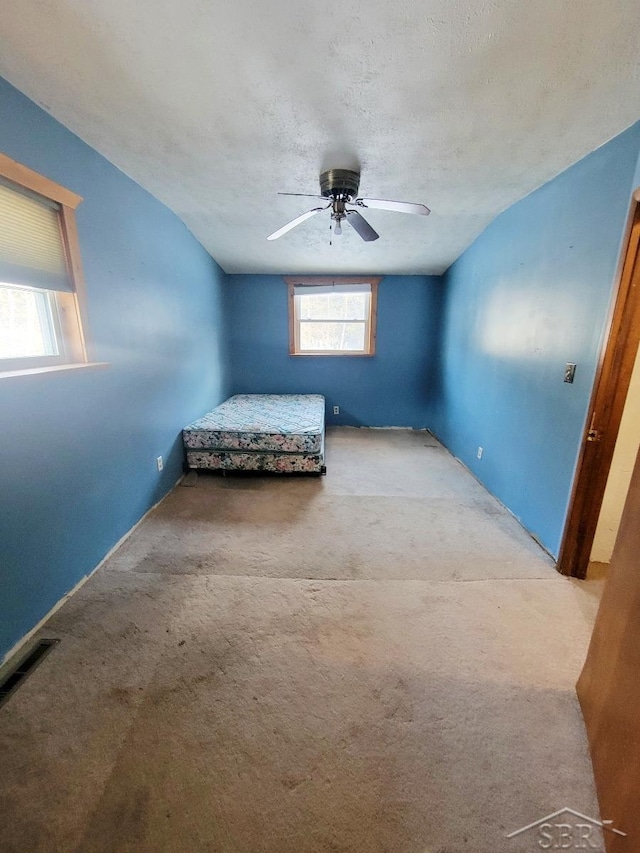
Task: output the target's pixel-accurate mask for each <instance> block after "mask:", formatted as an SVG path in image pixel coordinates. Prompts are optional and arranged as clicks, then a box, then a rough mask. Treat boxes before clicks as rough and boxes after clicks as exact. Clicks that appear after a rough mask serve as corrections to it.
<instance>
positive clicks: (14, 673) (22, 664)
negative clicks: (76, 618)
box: [0, 639, 60, 705]
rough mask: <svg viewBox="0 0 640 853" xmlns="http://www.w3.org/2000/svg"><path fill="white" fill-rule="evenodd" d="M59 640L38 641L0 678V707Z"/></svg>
mask: <svg viewBox="0 0 640 853" xmlns="http://www.w3.org/2000/svg"><path fill="white" fill-rule="evenodd" d="M59 642H60V640H44V639H43V640H38V642H37V643H36V644H35V645H34V646H32V648H31V649H30V650H29V651H28V652H27V654H26V655H24V656H23V657H22V658H20V660H19V661H18V662H17V663H16V664H14V665H13V666H9V668H8V671H7V672H5V673H4V675H3V677H2V678H0V705H3V704H4V703H5V702H6V701H7V699H8V698H9V696H11V694H12V693H13V692H14V691H15V690H17V689H18V687H20V685H21V684H22V683H23V681H24V680H25V678H27V677H28V676H29V675H31V673H32V672H33V670H34V669H35V668H36V667H37V666H38V664H39V663H41V662H42V661H43V660H44V659H45V657H46V656H47V655H48V654H49V652H50V651H51V650H52V649H53V647H54V646H56V645H57V644H58V643H59Z"/></svg>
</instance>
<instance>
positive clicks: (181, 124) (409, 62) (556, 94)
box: [0, 0, 640, 273]
mask: <svg viewBox="0 0 640 853" xmlns="http://www.w3.org/2000/svg"><path fill="white" fill-rule="evenodd" d="M1 12H2V26H1V30H0V74H2V76H4V77H6V78H7V79H8V80H9V81H10V82H12V83H13V84H14V85H16V86H17V87H18V88H19V89H21V90H22V91H23V92H25V93H26V94H27V95H28V96H29V97H31V98H32V99H33V100H35V101H36V102H37V103H39V104H41V105H42V106H44V107H45V109H47V110H49V111H50V112H51V113H52V115H54V116H55V117H56V118H58V119H59V120H60V121H62V122H63V123H64V124H65V125H66V126H67V127H69V128H70V129H71V130H73V131H74V132H75V133H77V134H78V135H79V136H80V137H82V138H83V139H85V140H86V141H87V142H88V143H90V144H91V145H92V146H93V147H94V148H96V149H97V150H98V151H100V152H101V153H102V154H104V155H105V156H106V157H107V158H108V159H109V160H110V161H111V162H112V163H114V164H116V165H117V166H119V167H120V168H121V169H122V170H123V171H125V172H126V173H127V174H129V175H130V176H131V177H133V178H134V179H135V180H136V181H138V183H140V184H141V185H142V186H143V187H145V188H146V189H148V190H149V191H150V192H152V193H153V194H154V195H155V196H157V197H158V198H159V199H161V200H162V201H164V202H165V203H166V204H167V205H168V206H169V207H170V208H172V209H173V210H174V211H175V212H176V213H177V214H178V215H179V216H180V217H181V218H182V219H183V220H184V222H185V223H186V224H187V226H188V227H189V228H190V229H191V231H193V233H194V234H195V235H196V237H197V238H198V239H199V240H200V241H201V242H202V244H203V245H204V246H205V247H206V248H207V249H208V250H209V251H210V252H211V254H212V255H213V256H214V257H215V258H216V260H217V261H218V262H219V263H220V264H221V265H222V267H223V268H224V269H225V270H227V271H229V272H299V273H302V272H309V273H311V272H323V273H326V272H336V273H346V272H359V273H365V272H376V273H438V272H441V271H443V270H444V269H446V267H447V266H449V264H450V263H451V262H452V261H453V260H455V258H456V257H457V256H458V255H459V254H460V253H461V252H462V251H463V250H464V249H465V248H466V247H467V246H468V245H469V244H470V243H471V242H472V241H473V239H474V238H475V237H476V236H477V235H478V234H479V233H480V231H481V230H482V229H483V228H484V227H485V226H486V225H487V224H488V223H489V222H490V221H491V219H492V218H493V217H494V216H495V215H496V214H497V213H499V212H500V211H501V210H503V209H504V208H505V207H507V206H508V205H510V204H511V203H512V202H514V201H516V200H517V199H519V198H521V197H522V196H524V195H526V194H527V193H528V192H530V191H531V190H532V189H534V188H535V187H537V186H539V185H540V184H541V183H544V182H545V181H546V180H548V179H549V178H550V177H552V176H553V175H555V174H557V173H558V172H559V171H561V170H562V169H564V168H565V167H566V166H568V165H569V164H570V163H572V162H574V161H576V160H578V159H579V158H580V157H582V156H583V155H584V154H586V153H587V152H589V151H591V150H593V149H594V148H597V147H598V146H599V145H601V144H602V143H604V142H606V141H607V140H608V139H610V138H611V137H612V136H615V135H616V134H617V133H619V132H620V131H621V130H623V129H624V128H626V127H627V126H629V125H630V124H632V123H633V122H634V121H635V120H636V119H638V117H640V85H639V82H640V80H639V74H638V71H639V65H638V55H639V52H638V45H639V42H640V15H639V14H638V4H637V0H611V2H608V3H603V2H602V0H571V2H569V0H533V1H532V0H395V2H389V0H349V2H345V1H344V0H339V2H338V0H327V2H323V3H321V2H319V1H318V0H271V2H262V3H260V2H256V0H136V2H135V3H132V2H131V0H108V2H105V0H56V2H55V3H51V2H46V0H2V4H1ZM354 165H360V166H361V168H362V179H361V185H360V191H361V193H362V194H363V195H368V196H371V197H379V198H391V199H401V200H406V201H418V202H424V203H426V204H428V205H429V206H430V207H431V208H432V210H433V213H432V215H431V216H430V217H418V216H415V217H413V216H406V215H402V214H396V213H388V212H383V211H371V212H367V214H366V215H367V217H368V218H369V220H370V221H371V223H372V225H373V226H374V227H375V228H376V229H377V230H379V232H380V234H381V238H380V240H378V241H377V242H375V243H369V244H365V243H362V242H361V240H360V238H359V237H358V236H357V234H356V233H355V232H354V231H352V230H351V229H347V230H346V231H345V234H344V235H343V237H342V238H336V240H335V241H334V245H333V246H329V244H328V214H323V215H319V216H317V217H315V218H314V219H311V220H309V221H308V222H306V223H304V224H303V225H301V226H300V227H299V228H298V229H296V230H295V231H292V232H291V233H290V234H288V235H286V236H285V237H283V238H281V239H280V240H278V241H274V242H267V241H266V239H265V237H266V235H267V234H269V233H270V232H271V231H274V230H275V229H276V228H278V227H279V226H280V225H283V224H284V223H285V222H286V221H288V220H289V219H291V218H293V217H294V216H296V215H298V214H299V213H302V212H303V211H304V210H306V209H308V207H311V206H313V202H312V200H311V201H310V203H309V204H308V205H307V203H306V200H305V199H295V198H280V197H278V196H277V195H276V193H277V192H278V191H279V190H287V191H293V192H296V191H297V192H311V193H313V192H317V176H318V173H319V172H320V170H321V169H322V168H323V167H334V168H335V167H353V166H354Z"/></svg>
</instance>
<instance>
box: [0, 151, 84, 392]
mask: <svg viewBox="0 0 640 853" xmlns="http://www.w3.org/2000/svg"><path fill="white" fill-rule="evenodd" d="M0 176H1V177H3V178H5V179H6V180H7V181H9V182H11V183H13V184H15V185H16V187H17V188H18V189H19V188H20V187H22V188H24V189H26V190H28V191H29V192H31V193H36V194H37V195H39V196H42V198H43V199H47V200H49V201H53V202H55V203H56V205H57V207H58V210H59V221H60V235H61V240H62V245H63V249H64V254H65V259H66V263H67V269H68V273H69V280H70V282H71V285H72V287H73V290H72V291H69V292H67V291H55V290H43V289H41V288H40V291H41V292H43V293H46V294H47V298H48V300H49V307H50V310H51V317H52V321H53V328H54V331H55V334H56V343H57V345H58V350H59V354H58V355H45V356H28V357H24V358H12V359H7V358H3V359H0V379H2V378H5V377H10V376H16V375H21V374H30V373H41V372H47V371H50V370H58V369H66V368H68V367H80V366H83V365H86V364H88V363H89V360H88V357H87V345H86V339H85V332H84V329H85V328H86V319H85V313H86V312H85V288H84V276H83V272H82V261H81V257H80V246H79V241H78V231H77V227H76V220H75V210H76V208H77V207H78V205H79V204H80V203H81V201H82V197H81V196H79V195H77V194H76V193H74V192H72V191H71V190H68V189H66V188H65V187H62V186H60V185H59V184H56V183H55V182H54V181H51V180H50V179H49V178H45V177H44V176H43V175H40V174H38V173H37V172H34V171H33V170H32V169H29V168H28V167H27V166H23V165H22V164H21V163H18V162H16V161H15V160H12V159H11V158H10V157H7V156H6V155H5V154H2V153H0ZM3 283H4V284H7V285H9V286H11V284H12V283H11V282H3ZM16 286H18V285H16Z"/></svg>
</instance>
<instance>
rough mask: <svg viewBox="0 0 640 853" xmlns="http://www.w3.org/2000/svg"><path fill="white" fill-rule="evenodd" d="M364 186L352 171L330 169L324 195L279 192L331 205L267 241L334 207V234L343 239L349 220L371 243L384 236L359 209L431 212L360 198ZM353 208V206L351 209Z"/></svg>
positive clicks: (323, 181) (410, 205)
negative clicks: (343, 221)
mask: <svg viewBox="0 0 640 853" xmlns="http://www.w3.org/2000/svg"><path fill="white" fill-rule="evenodd" d="M359 186H360V173H359V172H355V171H353V170H352V169H328V170H327V171H326V172H322V174H321V175H320V193H321V195H319V196H318V195H313V194H310V195H308V196H307V193H283V192H281V193H278V195H292V196H307V197H309V198H321V199H323V200H324V201H326V202H328V204H327V205H326V206H325V207H324V208H323V207H314V208H313V209H312V210H309V211H308V212H307V213H303V214H302V215H301V216H297V217H296V218H295V219H292V220H291V222H288V223H287V224H286V225H283V226H282V228H279V229H278V230H277V231H274V232H273V234H270V235H269V236H268V237H267V240H277V239H278V237H282V236H283V234H286V233H287V232H289V231H291V229H292V228H295V227H296V225H300V224H301V223H302V222H304V221H305V220H306V219H308V218H309V217H311V216H314V215H315V214H316V213H319V212H320V211H321V210H327V209H328V208H331V219H332V220H333V221H334V222H335V226H334V228H333V233H334V234H336V235H338V236H340V234H342V220H343V219H346V220H347V222H348V223H349V225H350V226H351V227H352V228H353V229H354V231H356V233H357V234H359V235H360V237H361V238H362V239H363V240H364V241H365V242H367V243H370V242H372V241H373V240H377V239H378V237H379V236H380V235H379V234H378V233H377V232H376V231H375V230H374V229H373V228H372V227H371V225H369V223H368V222H367V220H366V219H364V217H363V216H362V215H361V214H360V213H359V211H358V210H357V209H356V208H358V207H359V208H361V209H365V210H366V209H367V208H370V207H371V208H374V209H376V208H377V209H378V210H390V211H393V212H395V213H414V214H418V215H421V216H427V215H428V214H429V213H430V212H431V211H430V210H429V208H428V207H427V206H426V204H415V203H413V202H407V201H391V200H390V199H381V198H357V195H358V189H359ZM347 205H353V207H347Z"/></svg>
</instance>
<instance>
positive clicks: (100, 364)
mask: <svg viewBox="0 0 640 853" xmlns="http://www.w3.org/2000/svg"><path fill="white" fill-rule="evenodd" d="M105 367H109V362H107V361H82V362H77V363H76V364H56V365H54V366H53V367H29V368H26V369H24V370H0V379H12V378H13V377H14V376H41V375H42V374H48V373H71V372H73V371H74V370H98V369H102V368H105Z"/></svg>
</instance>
